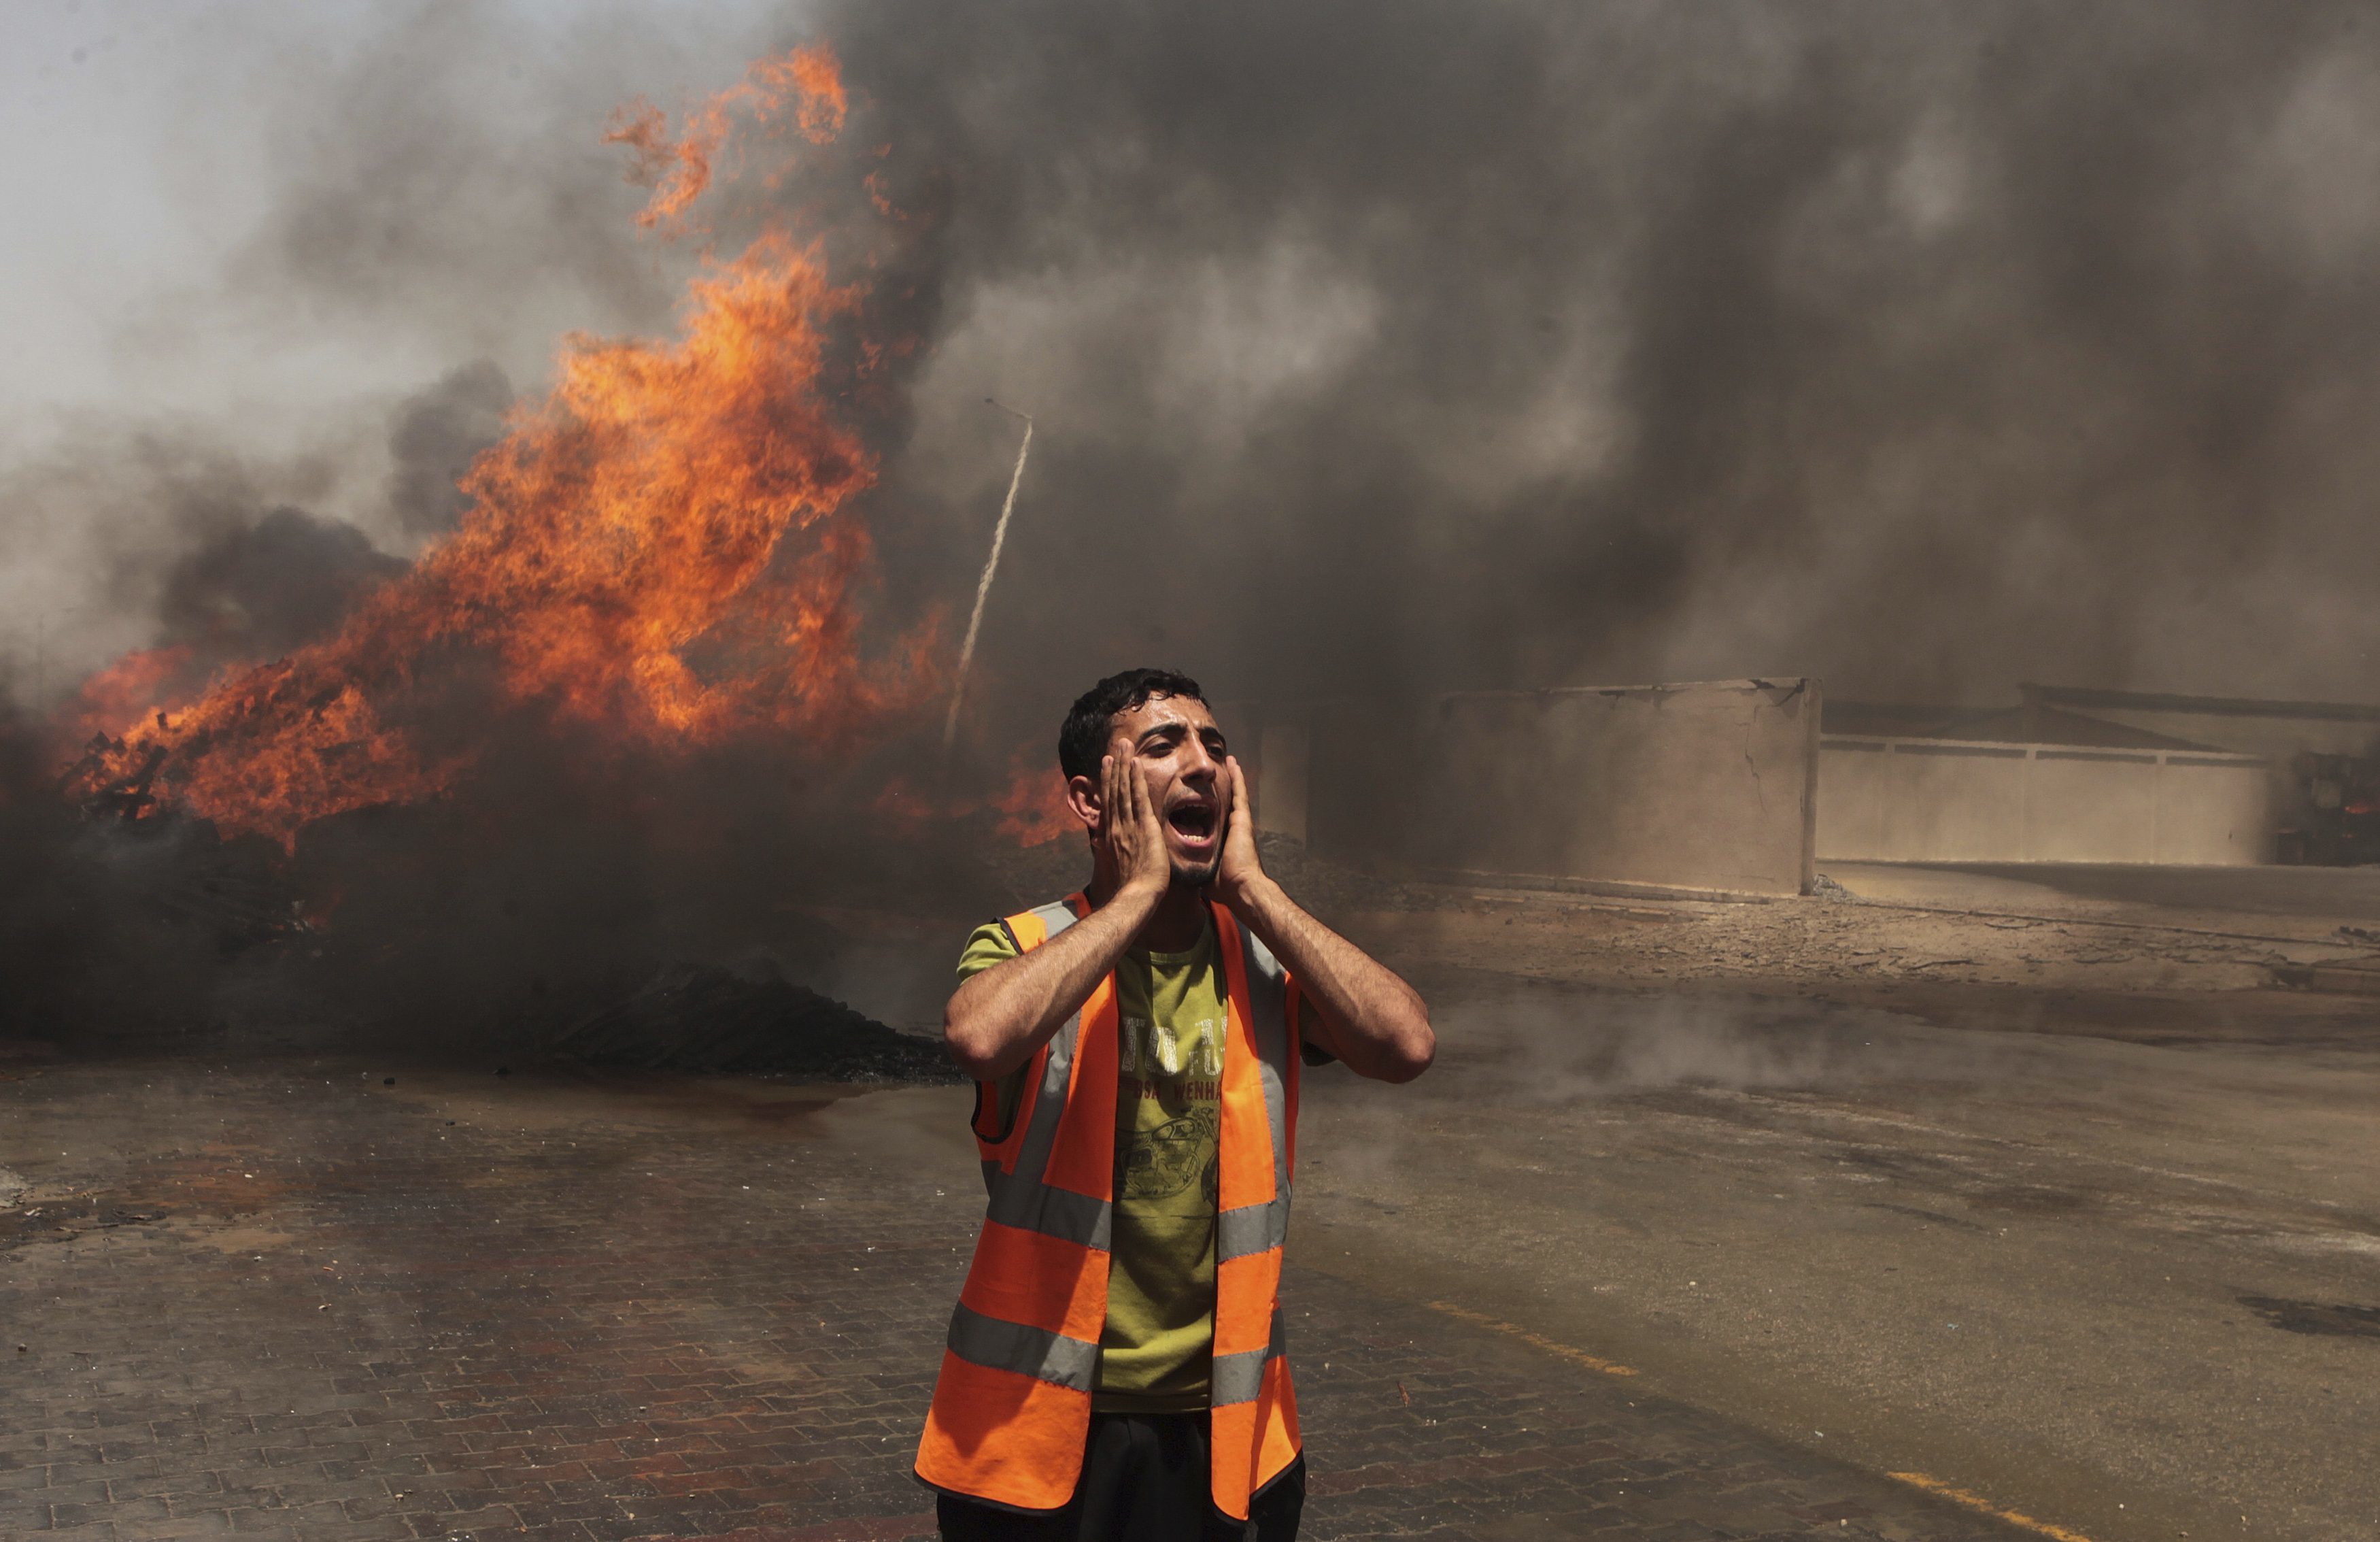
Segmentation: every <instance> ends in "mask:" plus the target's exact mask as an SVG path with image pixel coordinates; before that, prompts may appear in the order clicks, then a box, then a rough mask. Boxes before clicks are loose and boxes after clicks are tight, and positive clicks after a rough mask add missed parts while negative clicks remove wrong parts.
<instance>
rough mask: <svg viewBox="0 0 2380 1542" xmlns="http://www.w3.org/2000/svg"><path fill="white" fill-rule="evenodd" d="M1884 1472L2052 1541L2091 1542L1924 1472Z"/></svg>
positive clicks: (2075, 1533) (2088, 1539)
mask: <svg viewBox="0 0 2380 1542" xmlns="http://www.w3.org/2000/svg"><path fill="white" fill-rule="evenodd" d="M1887 1476H1888V1477H1891V1478H1895V1479H1898V1480H1899V1481H1900V1482H1902V1483H1906V1484H1908V1485H1909V1486H1910V1487H1913V1488H1923V1489H1925V1491H1926V1492H1927V1493H1929V1494H1939V1495H1940V1496H1941V1497H1942V1498H1944V1499H1946V1500H1949V1501H1950V1502H1951V1503H1953V1504H1962V1505H1965V1506H1966V1507H1967V1508H1968V1509H1969V1510H1973V1511H1977V1512H1981V1513H1983V1514H1985V1515H1988V1516H1990V1517H1991V1518H1992V1519H1993V1520H1995V1521H2006V1522H2007V1523H2008V1524H2010V1525H2012V1526H2022V1527H2023V1528H2024V1529H2025V1530H2027V1531H2031V1532H2038V1533H2040V1534H2041V1535H2042V1536H2047V1537H2054V1538H2055V1539H2056V1542H2091V1539H2090V1538H2089V1537H2087V1536H2083V1534H2082V1533H2081V1532H2079V1531H2069V1530H2067V1529H2066V1528H2065V1527H2064V1526H2060V1525H2053V1524H2050V1523H2049V1522H2047V1521H2036V1520H2034V1518H2033V1517H2032V1516H2030V1515H2027V1514H2025V1513H2024V1512H2022V1511H2020V1510H2002V1509H2001V1508H2000V1507H1999V1506H1998V1505H1996V1504H1994V1503H1992V1501H1991V1500H1987V1499H1985V1498H1984V1497H1983V1496H1982V1495H1981V1494H1971V1493H1969V1492H1968V1491H1967V1490H1966V1489H1964V1488H1954V1487H1951V1486H1950V1485H1949V1484H1947V1483H1945V1482H1943V1481H1942V1480H1941V1479H1940V1478H1938V1477H1928V1476H1927V1475H1925V1474H1924V1473H1888V1474H1887Z"/></svg>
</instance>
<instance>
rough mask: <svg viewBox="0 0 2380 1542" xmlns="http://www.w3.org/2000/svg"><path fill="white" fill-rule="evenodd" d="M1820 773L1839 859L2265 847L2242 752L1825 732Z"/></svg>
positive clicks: (2182, 855) (2258, 856) (2132, 858)
mask: <svg viewBox="0 0 2380 1542" xmlns="http://www.w3.org/2000/svg"><path fill="white" fill-rule="evenodd" d="M1818 774H1819V780H1820V785H1821V789H1822V791H1821V793H1820V795H1819V798H1818V829H1817V853H1818V855H1819V856H1821V857H1826V858H1832V859H1835V860H1840V861H1871V862H2165V863H2189V864H2203V865H2226V866H2236V865H2243V864H2250V863H2257V862H2266V861H2270V860H2271V859H2272V849H2273V809H2272V797H2271V789H2270V785H2269V783H2268V779H2267V772H2266V768H2265V762H2264V761H2262V760H2260V759H2255V758H2254V757H2253V756H2243V755H2205V754H2194V753H2189V752H2185V751H2181V750H2143V749H2100V748H2092V747H2080V746H2065V745H2007V744H1977V743H1962V742H1959V741H1954V740H1946V739H1900V738H1871V737H1866V736H1851V735H1827V737H1826V738H1825V739H1824V740H1823V741H1821V747H1820V751H1819V773H1818Z"/></svg>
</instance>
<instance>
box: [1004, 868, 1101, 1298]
mask: <svg viewBox="0 0 2380 1542" xmlns="http://www.w3.org/2000/svg"><path fill="white" fill-rule="evenodd" d="M1033 914H1034V915H1036V916H1038V917H1040V918H1041V924H1042V926H1043V928H1044V929H1046V931H1047V936H1046V937H1045V938H1044V939H1043V940H1044V941H1047V940H1048V938H1049V937H1055V936H1057V935H1058V934H1059V933H1060V932H1062V931H1063V930H1065V929H1067V928H1068V927H1070V926H1073V925H1074V924H1075V920H1076V918H1077V917H1075V911H1074V907H1073V906H1072V905H1066V904H1065V903H1063V902H1060V903H1059V904H1057V905H1041V906H1039V907H1038V908H1037V909H1036V910H1034V911H1033ZM1082 1031H1083V1014H1081V1013H1079V1012H1077V1013H1075V1014H1074V1015H1073V1016H1072V1017H1069V1018H1067V1019H1066V1022H1065V1026H1062V1027H1061V1028H1060V1029H1059V1030H1058V1031H1057V1032H1056V1033H1055V1034H1052V1035H1051V1036H1050V1053H1049V1057H1048V1058H1047V1059H1046V1060H1044V1061H1043V1062H1042V1065H1041V1087H1040V1091H1039V1092H1038V1095H1036V1097H1035V1098H1034V1099H1033V1117H1032V1119H1031V1121H1030V1122H1029V1123H1026V1127H1025V1140H1024V1143H1023V1144H1022V1145H1021V1146H1019V1147H1018V1148H1017V1152H1016V1168H1015V1171H1014V1172H1001V1170H1000V1164H999V1163H998V1162H986V1163H984V1164H983V1183H984V1187H985V1189H986V1190H987V1191H988V1192H989V1193H990V1196H991V1203H990V1207H989V1208H987V1209H986V1210H985V1212H984V1213H985V1215H986V1216H987V1217H988V1218H989V1219H990V1220H996V1221H998V1222H1000V1224H1002V1226H1014V1227H1015V1228H1017V1229H1018V1230H1019V1231H1025V1232H1041V1233H1042V1234H1043V1235H1045V1236H1051V1237H1057V1238H1060V1239H1061V1240H1062V1241H1065V1242H1071V1243H1075V1244H1077V1245H1080V1246H1083V1247H1095V1248H1098V1249H1099V1250H1100V1251H1101V1252H1105V1251H1106V1250H1107V1245H1108V1236H1109V1205H1108V1202H1107V1201H1106V1200H1104V1199H1101V1198H1099V1197H1097V1196H1093V1195H1088V1194H1077V1193H1076V1192H1075V1191H1074V1190H1073V1189H1064V1188H1056V1187H1053V1186H1051V1185H1050V1184H1045V1183H1043V1182H1042V1181H1041V1174H1042V1173H1043V1172H1047V1171H1048V1170H1049V1166H1050V1149H1051V1148H1052V1147H1055V1146H1056V1145H1057V1144H1058V1125H1059V1123H1061V1122H1062V1120H1063V1119H1064V1118H1065V1116H1066V1090H1067V1083H1068V1081H1069V1079H1070V1078H1071V1077H1072V1076H1073V1075H1074V1069H1075V1041H1076V1040H1077V1039H1078V1038H1081V1036H1082Z"/></svg>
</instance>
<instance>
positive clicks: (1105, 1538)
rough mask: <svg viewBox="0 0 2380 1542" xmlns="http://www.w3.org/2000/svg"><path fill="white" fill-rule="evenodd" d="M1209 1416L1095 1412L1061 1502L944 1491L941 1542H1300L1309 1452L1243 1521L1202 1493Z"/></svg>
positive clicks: (1261, 1497) (1205, 1485)
mask: <svg viewBox="0 0 2380 1542" xmlns="http://www.w3.org/2000/svg"><path fill="white" fill-rule="evenodd" d="M1207 1471H1208V1457H1207V1415H1204V1414H1094V1415H1091V1433H1090V1436H1089V1438H1088V1439H1087V1442H1086V1443H1085V1446H1084V1449H1083V1475H1082V1477H1081V1478H1080V1479H1079V1480H1078V1481H1077V1482H1076V1483H1075V1497H1074V1498H1073V1499H1072V1500H1068V1501H1067V1502H1066V1508H1065V1509H1063V1510H1055V1511H1040V1512H1034V1513H1032V1514H1024V1513H1020V1512H1016V1511H1014V1510H1002V1509H1001V1508H1000V1507H999V1506H997V1505H990V1504H979V1503H977V1501H975V1500H964V1499H961V1498H959V1497H958V1496H957V1495H955V1494H943V1495H941V1496H940V1497H939V1500H938V1502H937V1503H936V1505H935V1510H936V1512H937V1513H936V1519H937V1520H939V1521H940V1522H941V1529H942V1542H1296V1538H1297V1522H1298V1517H1299V1516H1300V1515H1302V1514H1303V1513H1304V1512H1305V1457H1303V1456H1301V1457H1299V1458H1298V1459H1297V1460H1296V1461H1295V1462H1293V1463H1290V1466H1289V1470H1288V1471H1287V1472H1284V1473H1282V1474H1281V1476H1279V1477H1277V1478H1275V1479H1274V1480H1273V1481H1272V1482H1271V1483H1270V1484H1269V1485H1267V1486H1266V1487H1265V1490H1264V1492H1263V1493H1261V1494H1258V1495H1257V1497H1256V1500H1255V1502H1254V1503H1252V1504H1251V1505H1250V1506H1249V1507H1248V1519H1247V1521H1246V1522H1245V1524H1243V1523H1241V1522H1238V1521H1232V1520H1226V1519H1225V1518H1224V1517H1223V1516H1221V1515H1220V1514H1218V1513H1217V1512H1216V1510H1215V1506H1214V1501H1213V1500H1210V1499H1209V1498H1208V1477H1207Z"/></svg>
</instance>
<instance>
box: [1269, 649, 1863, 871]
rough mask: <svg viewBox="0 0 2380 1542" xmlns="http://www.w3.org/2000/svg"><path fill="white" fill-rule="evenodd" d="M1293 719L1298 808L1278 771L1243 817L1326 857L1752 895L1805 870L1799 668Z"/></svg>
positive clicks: (1807, 696)
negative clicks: (1301, 737) (1254, 816)
mask: <svg viewBox="0 0 2380 1542" xmlns="http://www.w3.org/2000/svg"><path fill="white" fill-rule="evenodd" d="M1283 721H1284V720H1283V718H1282V717H1281V716H1280V715H1278V714H1277V715H1276V716H1275V717H1274V718H1273V719H1271V720H1269V721H1268V722H1267V723H1266V726H1265V729H1264V731H1263V735H1262V736H1263V743H1264V745H1265V753H1264V756H1263V760H1264V763H1265V768H1266V769H1265V771H1264V773H1263V775H1264V777H1265V778H1267V779H1273V778H1274V777H1275V772H1274V770H1273V767H1274V763H1275V759H1276V750H1275V748H1274V746H1275V744H1276V743H1277V742H1278V743H1281V745H1283V746H1284V747H1285V746H1287V745H1288V744H1289V743H1290V742H1291V741H1290V740H1289V739H1288V738H1282V739H1281V740H1279V741H1276V739H1275V737H1274V735H1275V734H1276V732H1277V731H1278V729H1279V726H1280V724H1281V722H1283ZM1303 722H1304V723H1305V726H1306V735H1305V744H1304V746H1303V750H1304V753H1303V756H1302V757H1301V758H1299V759H1302V769H1303V771H1304V781H1305V799H1304V805H1305V807H1304V818H1303V820H1302V821H1301V820H1298V819H1297V816H1296V815H1295V814H1293V812H1292V811H1291V809H1290V807H1289V799H1288V797H1287V796H1286V795H1285V794H1283V793H1282V792H1281V790H1280V787H1279V785H1278V783H1277V782H1276V784H1275V785H1274V786H1273V787H1270V788H1268V789H1266V790H1264V791H1260V792H1259V793H1258V795H1257V808H1258V810H1259V816H1258V818H1259V823H1260V824H1263V825H1265V826H1266V827H1267V828H1271V829H1278V830H1283V831H1287V830H1289V829H1291V828H1292V827H1293V824H1294V823H1302V825H1303V828H1304V830H1305V838H1306V839H1307V841H1308V842H1309V844H1311V845H1312V846H1313V847H1314V849H1315V850H1316V851H1317V852H1318V853H1319V854H1322V855H1325V856H1334V857H1339V858H1341V859H1342V860H1349V861H1356V862H1378V861H1388V862H1392V863H1400V864H1404V865H1408V866H1415V867H1421V868H1434V869H1451V870H1459V871H1476V872H1491V873H1500V874H1509V875H1514V876H1524V877H1542V878H1555V879H1567V880H1589V881H1594V880H1601V881H1607V882H1619V883H1639V884H1650V885H1657V886H1660V887H1666V888H1684V889H1714V890H1728V891H1733V892H1751V893H1766V894H1791V893H1799V892H1803V891H1804V889H1805V888H1806V886H1807V884H1808V882H1809V880H1810V878H1811V875H1812V868H1811V862H1812V860H1813V857H1814V855H1815V853H1814V847H1813V844H1812V843H1813V838H1814V834H1815V818H1816V810H1815V804H1814V803H1813V801H1812V798H1813V778H1814V776H1815V771H1816V769H1817V726H1818V687H1817V683H1816V682H1815V681H1810V680H1782V681H1750V680H1730V681H1719V682H1715V683H1706V684H1692V685H1675V686H1624V687H1622V686H1615V687H1608V688H1607V687H1574V688H1567V689H1561V690H1546V691H1512V692H1478V693H1467V694H1463V695H1455V696H1446V697H1439V698H1432V699H1430V700H1427V701H1425V702H1421V703H1414V704H1403V705H1395V704H1387V705H1384V704H1382V703H1379V702H1377V701H1366V700H1347V701H1339V702H1332V703H1328V704H1324V705H1321V706H1318V707H1315V708H1313V709H1311V710H1309V712H1307V713H1306V714H1303ZM1279 754H1280V757H1281V759H1283V760H1288V759H1291V757H1290V753H1289V751H1288V750H1287V749H1286V748H1284V749H1283V750H1281V751H1280V752H1279ZM1283 780H1285V779H1283Z"/></svg>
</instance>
